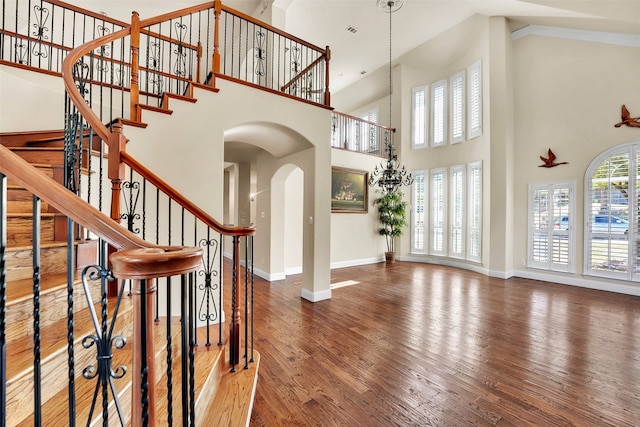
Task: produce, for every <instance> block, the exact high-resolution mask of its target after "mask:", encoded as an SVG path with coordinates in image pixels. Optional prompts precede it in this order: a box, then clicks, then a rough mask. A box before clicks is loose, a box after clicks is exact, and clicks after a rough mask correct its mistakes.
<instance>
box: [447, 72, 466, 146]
mask: <svg viewBox="0 0 640 427" xmlns="http://www.w3.org/2000/svg"><path fill="white" fill-rule="evenodd" d="M465 83H466V76H465V71H464V70H462V71H460V72H458V73H456V74H454V75H452V76H451V77H450V78H449V88H450V90H449V94H450V96H449V97H450V101H449V135H450V136H449V138H450V143H451V144H457V143H460V142H463V141H464V140H465V138H466V135H465V130H466V121H465V118H466V108H465V107H466V99H465ZM458 120H459V121H460V133H456V129H455V128H456V123H457V122H458Z"/></svg>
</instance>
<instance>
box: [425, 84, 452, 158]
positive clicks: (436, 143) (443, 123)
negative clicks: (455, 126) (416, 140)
mask: <svg viewBox="0 0 640 427" xmlns="http://www.w3.org/2000/svg"><path fill="white" fill-rule="evenodd" d="M440 89H442V105H441V106H439V108H436V105H435V103H436V95H437V93H438V91H439V90H440ZM429 99H430V105H431V121H430V125H431V126H430V133H429V136H430V140H431V147H434V148H435V147H444V146H446V145H447V111H448V110H447V80H439V81H437V82H433V83H431V97H430V98H429ZM437 114H440V115H441V116H442V117H439V120H436V115H437ZM436 128H441V129H442V138H441V139H438V140H436V135H435V134H436Z"/></svg>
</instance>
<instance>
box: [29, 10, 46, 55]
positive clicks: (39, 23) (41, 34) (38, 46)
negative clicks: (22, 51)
mask: <svg viewBox="0 0 640 427" xmlns="http://www.w3.org/2000/svg"><path fill="white" fill-rule="evenodd" d="M33 12H34V14H33V15H34V18H35V20H36V22H35V23H34V24H33V28H35V29H36V30H35V31H34V32H33V33H32V35H34V36H35V37H36V40H37V42H36V43H34V44H33V48H32V49H31V53H32V54H33V55H34V56H39V57H41V58H46V57H47V56H48V54H47V50H46V48H45V47H44V45H43V43H42V41H43V40H49V36H48V35H47V34H46V33H48V32H49V28H48V27H47V26H46V24H47V20H48V19H49V15H50V12H49V9H47V8H44V7H42V6H40V5H35V6H33Z"/></svg>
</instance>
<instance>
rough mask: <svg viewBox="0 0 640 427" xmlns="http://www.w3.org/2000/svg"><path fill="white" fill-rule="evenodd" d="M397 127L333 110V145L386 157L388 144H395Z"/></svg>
mask: <svg viewBox="0 0 640 427" xmlns="http://www.w3.org/2000/svg"><path fill="white" fill-rule="evenodd" d="M394 132H395V129H392V128H389V127H386V126H382V125H379V124H377V123H375V122H370V121H368V120H364V119H361V118H359V117H355V116H350V115H348V114H343V113H338V112H336V111H334V112H333V115H332V116H331V147H333V148H340V149H343V150H348V151H355V152H358V153H363V154H371V155H374V156H380V157H385V156H386V154H385V147H386V145H387V144H391V145H393V134H394Z"/></svg>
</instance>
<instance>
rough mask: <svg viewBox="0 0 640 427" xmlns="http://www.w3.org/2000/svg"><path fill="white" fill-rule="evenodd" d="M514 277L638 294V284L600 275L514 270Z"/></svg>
mask: <svg viewBox="0 0 640 427" xmlns="http://www.w3.org/2000/svg"><path fill="white" fill-rule="evenodd" d="M516 277H522V278H524V279H532V280H542V281H545V282H552V283H559V284H561V285H570V286H577V287H580V288H587V289H597V290H600V291H609V292H616V293H619V294H625V295H635V296H640V286H638V285H635V284H631V283H613V282H605V281H603V279H602V278H601V277H598V278H594V279H593V280H592V279H590V278H588V277H577V276H567V275H561V274H545V273H541V272H539V271H523V270H518V271H516Z"/></svg>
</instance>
